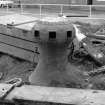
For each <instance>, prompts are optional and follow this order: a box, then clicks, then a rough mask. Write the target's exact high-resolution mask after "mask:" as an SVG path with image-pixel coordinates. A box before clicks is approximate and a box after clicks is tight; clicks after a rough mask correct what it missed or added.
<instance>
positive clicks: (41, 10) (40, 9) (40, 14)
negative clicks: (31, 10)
mask: <svg viewBox="0 0 105 105" xmlns="http://www.w3.org/2000/svg"><path fill="white" fill-rule="evenodd" d="M41 16H42V5H41V4H40V18H41Z"/></svg>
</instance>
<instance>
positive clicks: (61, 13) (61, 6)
mask: <svg viewBox="0 0 105 105" xmlns="http://www.w3.org/2000/svg"><path fill="white" fill-rule="evenodd" d="M60 7H61V12H60V14H61V15H63V5H61V6H60Z"/></svg>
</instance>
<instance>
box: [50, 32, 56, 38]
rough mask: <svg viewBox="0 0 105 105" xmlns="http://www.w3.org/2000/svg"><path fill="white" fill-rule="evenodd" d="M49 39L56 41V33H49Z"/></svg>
mask: <svg viewBox="0 0 105 105" xmlns="http://www.w3.org/2000/svg"><path fill="white" fill-rule="evenodd" d="M49 39H56V32H54V31H52V32H49Z"/></svg>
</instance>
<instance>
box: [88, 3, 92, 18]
mask: <svg viewBox="0 0 105 105" xmlns="http://www.w3.org/2000/svg"><path fill="white" fill-rule="evenodd" d="M89 8H90V9H89V10H90V12H89V17H91V16H92V6H91V5H89Z"/></svg>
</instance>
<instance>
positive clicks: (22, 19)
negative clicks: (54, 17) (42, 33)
mask: <svg viewBox="0 0 105 105" xmlns="http://www.w3.org/2000/svg"><path fill="white" fill-rule="evenodd" d="M37 19H38V18H36V17H32V16H26V15H21V14H12V15H5V16H0V24H2V25H7V24H12V25H14V26H16V28H20V29H21V28H22V29H25V30H31V29H32V27H33V26H34V25H35V23H33V22H34V21H36V20H37Z"/></svg>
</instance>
